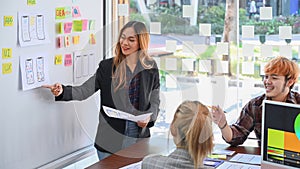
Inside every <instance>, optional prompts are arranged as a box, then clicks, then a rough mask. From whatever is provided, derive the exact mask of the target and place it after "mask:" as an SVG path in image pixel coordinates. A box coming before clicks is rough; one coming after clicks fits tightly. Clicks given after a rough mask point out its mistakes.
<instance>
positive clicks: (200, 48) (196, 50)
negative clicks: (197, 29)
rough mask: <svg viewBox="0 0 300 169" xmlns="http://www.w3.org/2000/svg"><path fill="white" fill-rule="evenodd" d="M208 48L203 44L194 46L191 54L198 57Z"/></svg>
mask: <svg viewBox="0 0 300 169" xmlns="http://www.w3.org/2000/svg"><path fill="white" fill-rule="evenodd" d="M208 47H209V46H208V45H204V44H194V48H193V54H195V55H196V56H199V55H200V54H202V53H203V52H205V51H206V49H207V48H208Z"/></svg>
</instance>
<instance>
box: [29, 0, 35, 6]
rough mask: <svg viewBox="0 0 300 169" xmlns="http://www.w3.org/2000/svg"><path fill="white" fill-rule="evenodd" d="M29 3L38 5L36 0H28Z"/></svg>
mask: <svg viewBox="0 0 300 169" xmlns="http://www.w3.org/2000/svg"><path fill="white" fill-rule="evenodd" d="M27 5H36V0H27Z"/></svg>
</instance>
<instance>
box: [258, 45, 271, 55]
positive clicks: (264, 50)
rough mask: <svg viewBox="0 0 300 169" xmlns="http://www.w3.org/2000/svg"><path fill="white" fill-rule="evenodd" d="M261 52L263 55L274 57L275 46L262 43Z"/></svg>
mask: <svg viewBox="0 0 300 169" xmlns="http://www.w3.org/2000/svg"><path fill="white" fill-rule="evenodd" d="M260 54H261V57H272V56H273V46H271V45H261V47H260Z"/></svg>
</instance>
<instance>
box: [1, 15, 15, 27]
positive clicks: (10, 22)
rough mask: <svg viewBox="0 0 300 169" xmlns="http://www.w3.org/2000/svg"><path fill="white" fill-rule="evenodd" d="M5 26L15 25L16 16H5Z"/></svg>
mask: <svg viewBox="0 0 300 169" xmlns="http://www.w3.org/2000/svg"><path fill="white" fill-rule="evenodd" d="M3 25H4V26H13V25H14V16H4V17H3Z"/></svg>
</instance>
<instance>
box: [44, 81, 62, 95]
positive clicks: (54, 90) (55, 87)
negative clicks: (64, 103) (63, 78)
mask: <svg viewBox="0 0 300 169" xmlns="http://www.w3.org/2000/svg"><path fill="white" fill-rule="evenodd" d="M42 87H44V88H48V89H50V90H51V92H52V94H53V95H54V96H59V95H60V94H62V92H63V87H62V85H61V84H60V83H55V84H54V85H43V86H42Z"/></svg>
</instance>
